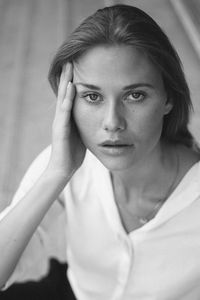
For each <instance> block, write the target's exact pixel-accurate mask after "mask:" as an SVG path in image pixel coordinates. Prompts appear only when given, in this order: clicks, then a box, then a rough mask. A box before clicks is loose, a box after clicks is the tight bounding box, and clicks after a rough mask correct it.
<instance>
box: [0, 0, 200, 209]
mask: <svg viewBox="0 0 200 300" xmlns="http://www.w3.org/2000/svg"><path fill="white" fill-rule="evenodd" d="M116 3H125V4H130V5H134V6H137V7H139V8H142V9H143V10H145V11H146V12H147V13H149V14H150V15H151V16H152V17H153V18H154V19H155V20H156V21H157V22H158V23H159V25H160V26H161V27H162V28H163V29H164V31H165V32H166V33H167V34H168V36H169V38H170V39H171V41H172V43H173V44H174V45H175V47H176V49H177V51H178V53H179V55H180V57H181V59H182V61H183V66H184V70H185V73H186V77H187V80H188V83H189V86H190V89H191V95H192V100H193V104H194V114H193V115H192V118H191V124H190V128H191V131H192V133H193V134H194V136H195V137H196V139H197V141H199V142H200V117H199V116H200V101H199V92H200V36H199V34H200V20H199V16H200V0H135V1H134V0H132V1H125V0H124V1H123V0H121V1H115V0H107V1H106V0H104V1H103V0H0V141H1V147H0V210H2V209H3V208H4V207H5V206H6V205H7V204H8V203H9V202H10V201H11V199H12V197H13V194H14V192H15V190H16V189H17V186H18V184H19V182H20V179H21V178H22V176H23V174H24V172H25V171H26V169H27V167H28V166H29V164H30V163H31V162H32V160H33V159H34V158H35V157H36V156H37V154H38V153H39V152H40V151H41V150H43V149H44V148H45V147H46V146H47V145H48V144H49V143H50V140H51V124H52V120H53V115H54V109H55V97H54V95H53V92H52V91H51V89H50V87H49V84H48V81H47V73H48V68H49V64H50V62H51V59H52V57H53V55H54V53H55V52H56V49H57V48H58V46H59V45H60V44H61V43H62V41H63V40H64V39H65V37H66V36H67V35H68V34H69V33H70V32H71V31H72V30H73V29H74V28H75V27H76V26H77V25H78V24H79V22H80V21H81V20H83V19H84V18H85V17H86V16H88V15H90V14H91V13H93V12H94V11H95V10H96V9H98V8H101V7H103V6H105V5H106V6H110V5H113V4H116Z"/></svg>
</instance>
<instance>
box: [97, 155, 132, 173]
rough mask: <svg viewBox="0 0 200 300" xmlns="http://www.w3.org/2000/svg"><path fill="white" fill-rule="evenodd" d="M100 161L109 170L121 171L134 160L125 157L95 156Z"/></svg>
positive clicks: (127, 167) (128, 166)
mask: <svg viewBox="0 0 200 300" xmlns="http://www.w3.org/2000/svg"><path fill="white" fill-rule="evenodd" d="M97 158H98V159H99V160H100V162H101V163H102V164H103V165H104V166H105V167H106V168H107V169H108V170H109V171H123V170H127V169H129V168H130V167H131V166H132V165H133V164H134V162H133V161H131V160H130V159H127V158H126V157H123V158H122V157H108V158H105V157H103V158H102V157H97Z"/></svg>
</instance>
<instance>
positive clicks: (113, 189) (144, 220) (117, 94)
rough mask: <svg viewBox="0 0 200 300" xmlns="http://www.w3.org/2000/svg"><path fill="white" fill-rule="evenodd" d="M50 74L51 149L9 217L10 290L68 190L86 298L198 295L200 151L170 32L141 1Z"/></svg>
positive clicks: (107, 14)
mask: <svg viewBox="0 0 200 300" xmlns="http://www.w3.org/2000/svg"><path fill="white" fill-rule="evenodd" d="M49 80H50V83H51V86H52V88H53V90H54V92H55V94H56V95H57V107H56V114H55V119H54V123H53V134H52V147H51V148H48V149H46V150H45V151H44V152H43V153H42V154H41V155H40V156H39V158H37V160H36V162H35V163H34V165H33V167H31V169H30V170H29V172H28V174H27V175H26V179H25V180H24V183H23V184H22V187H21V189H22V190H23V186H24V190H26V186H27V181H28V179H29V178H30V177H31V176H32V175H33V173H34V171H33V170H36V169H37V172H38V168H39V172H38V173H39V174H40V176H39V175H38V176H37V177H38V179H37V181H36V182H35V183H34V184H33V186H32V188H31V189H30V191H29V192H24V194H25V195H24V196H23V197H22V194H23V192H22V193H19V192H18V194H20V196H18V197H16V198H15V200H14V204H13V205H11V207H10V208H8V209H7V211H5V212H4V213H3V214H2V221H1V223H0V236H1V239H0V249H3V250H4V251H3V252H2V251H1V252H2V253H3V259H2V260H1V262H0V270H1V271H0V285H1V287H2V286H3V285H4V284H5V283H6V282H7V281H8V279H9V277H10V276H11V274H12V272H13V270H14V268H15V266H16V264H17V262H18V260H19V258H20V256H21V254H22V252H23V250H24V248H25V247H26V245H27V243H28V242H29V240H30V238H31V236H32V235H33V233H34V232H35V230H36V228H37V227H38V225H39V223H40V222H41V220H42V218H43V217H44V216H45V215H46V213H47V211H48V209H49V208H50V206H51V205H52V203H53V202H55V199H57V198H58V196H59V195H62V197H63V199H64V202H65V210H66V227H65V230H66V236H67V245H66V253H67V262H68V270H67V278H68V280H69V284H70V286H71V287H72V290H73V293H74V295H75V297H76V298H77V299H80V300H84V299H87V300H89V299H92V300H95V299H109V300H110V299H115V300H116V299H123V300H129V299H162V300H164V299H170V300H171V299H174V300H175V299H176V300H177V299H188V300H189V299H190V300H191V299H199V297H200V287H199V280H200V272H199V270H200V265H199V262H198V261H199V259H198V257H199V250H200V242H199V241H200V239H199V234H200V220H199V214H198V209H199V206H200V188H199V186H198V182H199V178H198V177H199V176H200V167H199V166H200V165H199V153H198V151H197V150H195V149H197V146H196V143H195V141H194V139H193V137H192V135H191V133H190V132H189V131H188V128H187V125H188V121H189V112H190V108H191V100H190V95H189V90H188V86H187V83H186V81H185V78H184V74H183V71H182V69H181V63H180V60H179V58H178V55H177V53H176V51H175V50H174V49H173V47H172V45H171V44H170V42H169V40H168V38H167V37H166V35H165V34H164V33H163V32H162V30H161V29H160V27H159V26H158V25H157V24H156V23H155V22H154V21H153V20H152V19H151V17H149V16H148V15H147V14H146V13H144V12H143V11H141V10H139V9H138V8H135V7H131V6H125V5H116V6H112V7H106V8H104V9H101V10H98V11H97V12H96V13H95V14H94V15H92V16H90V17H89V18H87V19H86V20H85V21H84V22H83V23H82V24H81V25H80V26H79V27H78V28H77V29H76V30H75V31H74V32H73V33H72V35H71V36H70V37H69V39H68V40H67V41H66V42H65V43H64V44H63V45H62V46H61V48H60V49H59V50H58V52H57V54H56V56H55V58H54V60H53V62H52V65H51V68H50V72H49ZM86 149H87V151H86ZM25 212H26V213H25ZM19 220H20V224H21V226H20V227H17V228H16V224H18V223H19ZM188 256H190V259H188ZM66 281H67V279H66ZM66 299H70V298H67V296H66Z"/></svg>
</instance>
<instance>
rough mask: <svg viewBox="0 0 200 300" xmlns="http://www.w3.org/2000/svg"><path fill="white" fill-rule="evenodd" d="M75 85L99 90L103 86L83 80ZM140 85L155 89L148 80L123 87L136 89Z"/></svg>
mask: <svg viewBox="0 0 200 300" xmlns="http://www.w3.org/2000/svg"><path fill="white" fill-rule="evenodd" d="M74 84H75V85H82V86H84V87H86V88H88V89H92V90H97V91H100V90H101V88H100V87H99V86H97V85H94V84H89V83H83V82H77V83H74ZM138 87H148V88H151V89H155V87H154V86H153V85H152V84H150V83H146V82H141V83H133V84H130V85H126V86H124V87H123V90H124V91H126V90H131V89H135V88H138Z"/></svg>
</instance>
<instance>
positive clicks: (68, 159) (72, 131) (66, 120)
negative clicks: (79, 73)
mask: <svg viewBox="0 0 200 300" xmlns="http://www.w3.org/2000/svg"><path fill="white" fill-rule="evenodd" d="M72 68H73V67H72V64H71V63H67V64H66V65H65V66H64V67H63V70H62V74H61V77H60V83H59V87H58V98H57V105H56V113H55V118H54V122H53V127H52V129H53V130H52V152H51V158H50V161H49V165H48V171H50V172H53V173H54V174H55V175H61V176H62V178H65V179H66V180H69V179H70V178H71V176H72V175H73V174H74V172H75V171H76V170H77V169H78V168H79V167H80V165H81V164H82V162H83V159H84V157H85V151H86V149H85V146H84V145H83V143H82V141H81V139H80V136H79V133H78V130H77V128H76V125H75V123H74V121H73V117H72V107H73V101H74V98H75V86H74V85H73V83H72V82H71V81H72V76H73V74H72Z"/></svg>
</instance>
